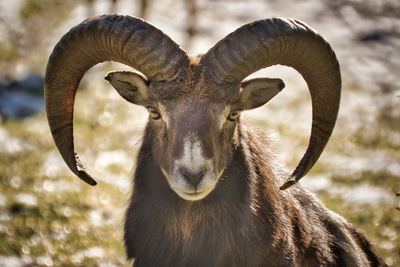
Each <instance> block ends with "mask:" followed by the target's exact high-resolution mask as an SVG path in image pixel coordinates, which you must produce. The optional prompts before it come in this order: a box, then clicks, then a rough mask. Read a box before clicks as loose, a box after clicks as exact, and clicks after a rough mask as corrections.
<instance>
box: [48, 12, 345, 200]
mask: <svg viewBox="0 0 400 267" xmlns="http://www.w3.org/2000/svg"><path fill="white" fill-rule="evenodd" d="M109 60H112V61H117V62H121V63H124V64H126V65H129V66H131V67H133V68H134V69H136V70H139V71H140V72H142V73H143V74H144V76H142V75H141V74H138V73H135V72H124V71H116V72H111V73H109V74H108V75H107V76H106V80H108V81H109V82H110V83H111V85H112V86H113V87H114V88H115V89H116V90H117V91H118V93H119V94H120V95H121V96H122V97H123V98H125V99H126V100H128V101H129V102H131V103H134V104H138V105H142V106H144V107H146V108H147V109H148V111H149V114H150V118H149V123H148V127H150V128H151V130H152V131H151V132H152V134H153V136H152V140H153V141H154V146H153V147H154V149H153V150H154V151H151V153H152V155H153V158H154V159H155V161H156V162H157V165H158V167H159V169H160V170H161V172H162V173H163V174H164V176H165V178H166V179H167V181H168V183H169V184H170V187H171V188H172V189H173V190H174V191H175V192H176V193H177V194H178V195H179V196H181V197H182V198H184V199H187V200H199V199H202V198H204V197H205V196H207V195H208V194H209V193H210V192H211V191H212V190H213V188H214V187H215V185H216V184H217V182H218V179H219V177H220V176H221V174H222V173H223V172H224V170H225V168H226V166H227V165H228V163H229V161H230V155H231V152H232V149H234V141H233V140H234V139H235V134H237V133H236V131H235V129H236V126H237V123H239V116H240V112H241V111H244V110H248V109H253V108H256V107H259V106H261V105H263V104H265V103H266V102H268V101H269V100H270V99H271V98H272V97H273V96H275V95H276V94H277V93H278V92H279V91H280V90H281V89H283V87H284V84H283V82H282V81H281V80H280V79H268V78H262V79H253V80H248V81H243V80H244V79H245V78H246V77H247V76H248V75H249V74H251V73H253V72H255V71H257V70H259V69H261V68H264V67H268V66H271V65H274V64H283V65H288V66H291V67H293V68H295V69H296V70H298V71H299V72H300V73H301V74H302V75H303V77H304V79H305V80H306V82H307V84H308V87H309V90H310V93H311V97H312V105H313V124H312V133H311V137H310V143H309V146H308V148H307V151H306V153H305V155H304V156H303V158H302V160H301V162H300V163H299V165H298V167H297V168H296V170H295V171H294V173H293V175H292V176H291V177H290V178H289V180H288V182H287V183H286V184H285V185H284V186H283V187H282V188H287V187H288V186H290V185H291V184H293V183H294V182H295V181H297V180H298V179H300V178H301V177H303V176H304V175H305V174H306V173H307V172H308V171H309V170H310V168H311V167H312V166H313V165H314V163H315V162H316V161H317V159H318V157H319V155H320V154H321V153H322V150H323V149H324V147H325V144H326V142H327V141H328V139H329V136H330V134H331V132H332V129H333V126H334V124H335V121H336V116H337V111H338V106H339V98H340V73H339V68H338V63H337V61H336V57H335V56H334V54H333V52H332V50H331V48H330V46H329V45H328V44H327V43H326V42H325V41H324V40H323V39H322V38H321V37H320V36H319V35H317V34H316V33H315V32H314V31H313V30H312V29H310V28H309V27H308V26H306V25H304V24H303V23H301V22H298V21H295V20H285V19H270V20H263V21H258V22H255V23H252V24H248V25H245V26H243V27H241V28H239V29H238V30H237V31H235V32H234V33H232V34H230V35H228V36H227V37H226V38H225V39H223V40H222V41H220V42H219V43H218V44H216V45H215V46H214V47H213V48H211V49H210V50H209V51H208V52H207V53H206V54H205V55H203V56H202V57H197V58H191V57H189V56H188V55H187V54H186V53H185V52H184V51H183V50H182V49H180V48H179V47H178V45H176V44H175V43H174V42H173V41H172V40H171V39H170V38H169V37H167V36H166V35H165V34H164V33H162V32H161V31H159V30H158V29H156V28H154V27H153V26H151V25H150V24H148V23H146V22H144V21H142V20H140V19H137V18H132V17H129V16H119V15H108V16H102V17H97V18H92V19H89V20H86V21H84V22H83V23H81V24H80V25H78V26H77V27H75V28H73V29H72V30H71V31H70V32H68V33H67V34H66V35H65V36H64V37H63V38H62V39H61V41H60V42H59V43H58V44H57V46H56V47H55V49H54V51H53V53H52V55H51V57H50V59H49V64H48V67H47V73H46V79H45V97H46V109H47V114H48V120H49V124H50V128H51V131H52V134H53V137H54V140H55V143H56V145H57V147H58V149H59V151H60V152H61V155H62V156H63V158H64V160H65V162H66V163H67V164H68V166H69V168H70V169H71V170H72V171H73V172H74V173H75V174H76V175H77V176H78V177H79V178H81V179H82V180H84V181H85V182H87V183H89V184H91V185H95V184H96V182H95V181H94V180H93V179H92V178H91V177H90V176H89V175H88V174H87V173H86V172H85V170H84V169H83V167H82V165H81V163H80V162H79V160H78V157H77V156H76V153H75V150H74V143H73V123H72V121H73V107H74V99H75V93H76V90H77V87H78V85H79V82H80V80H81V78H82V76H83V75H84V73H85V72H86V71H87V70H88V69H89V68H91V67H92V66H93V65H95V64H97V63H100V62H103V61H109Z"/></svg>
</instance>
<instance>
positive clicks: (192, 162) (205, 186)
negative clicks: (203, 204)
mask: <svg viewBox="0 0 400 267" xmlns="http://www.w3.org/2000/svg"><path fill="white" fill-rule="evenodd" d="M182 168H184V169H186V170H189V171H191V172H193V173H198V172H200V171H202V170H203V171H205V172H204V176H203V177H202V178H201V180H200V182H199V183H198V185H197V186H195V187H194V186H193V185H191V184H190V183H189V182H188V181H187V180H186V179H185V177H184V176H183V175H182V172H181V170H182ZM168 179H169V183H170V186H171V188H172V189H173V190H174V191H175V192H176V193H177V194H178V195H179V196H180V197H181V198H183V199H186V200H191V201H195V200H201V199H203V198H204V197H206V196H207V195H208V194H209V193H210V192H211V191H212V190H213V189H214V187H215V185H216V183H217V181H218V174H217V173H216V171H215V168H214V166H213V159H207V158H205V157H204V153H203V149H202V146H201V143H200V141H199V140H198V138H196V137H191V136H188V137H186V138H185V140H184V147H183V154H182V157H181V158H179V159H176V160H175V161H174V165H173V168H171V171H170V173H169V175H168Z"/></svg>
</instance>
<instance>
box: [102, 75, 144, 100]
mask: <svg viewBox="0 0 400 267" xmlns="http://www.w3.org/2000/svg"><path fill="white" fill-rule="evenodd" d="M104 79H106V80H107V81H108V82H109V83H110V84H111V85H112V87H114V88H115V89H116V90H117V92H118V93H119V94H120V95H121V96H122V97H123V98H125V99H126V100H128V101H129V102H131V103H134V104H138V105H143V106H144V105H146V104H147V100H148V96H147V88H148V83H149V82H148V81H147V80H146V78H144V77H143V76H142V75H140V74H138V73H135V72H131V71H111V72H109V73H108V74H107V75H106V77H104Z"/></svg>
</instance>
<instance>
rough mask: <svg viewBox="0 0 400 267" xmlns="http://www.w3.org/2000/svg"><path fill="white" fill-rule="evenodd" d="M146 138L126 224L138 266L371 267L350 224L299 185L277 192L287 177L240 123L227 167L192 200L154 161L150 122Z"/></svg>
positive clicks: (127, 238) (254, 134) (130, 254)
mask: <svg viewBox="0 0 400 267" xmlns="http://www.w3.org/2000/svg"><path fill="white" fill-rule="evenodd" d="M144 136H145V137H144V140H143V144H142V147H141V149H140V152H139V156H138V162H137V168H136V172H135V180H134V193H133V196H132V199H131V204H130V206H129V208H128V211H127V214H126V225H125V243H126V248H127V254H128V257H129V258H135V263H134V266H147V267H149V266H352V265H346V264H355V265H357V266H366V265H368V263H367V262H366V259H365V254H364V252H363V251H362V250H361V249H360V248H358V247H359V244H357V242H355V241H353V239H354V237H357V238H358V239H360V240H362V241H366V239H365V237H364V236H363V235H361V234H360V233H358V232H357V230H355V229H354V227H353V226H352V225H350V224H348V223H347V222H346V221H345V220H344V219H342V218H341V217H339V216H338V215H336V214H333V213H332V212H330V211H328V210H327V209H326V208H325V207H324V206H323V205H322V204H320V202H319V201H318V200H316V199H315V198H314V197H313V196H311V195H310V194H309V193H307V192H305V191H304V190H303V189H302V188H301V187H295V188H293V189H290V190H286V191H280V190H279V189H278V188H279V184H280V183H281V177H286V175H287V174H286V173H278V172H277V170H279V169H280V168H279V167H278V166H276V164H275V163H274V162H272V160H271V158H270V152H269V151H268V148H266V147H265V144H266V143H265V142H260V141H259V140H264V138H263V137H262V136H260V134H258V133H257V132H255V131H253V130H252V129H251V128H249V127H247V126H245V125H242V124H240V123H238V125H237V128H236V132H235V135H234V138H233V140H232V151H233V153H232V158H231V160H230V164H229V166H227V168H226V171H225V172H224V174H223V176H222V177H221V179H220V181H219V182H218V184H217V187H216V188H215V189H214V191H213V192H211V193H210V195H208V196H207V197H206V198H205V199H203V200H201V201H195V202H190V201H185V200H183V199H181V198H179V197H178V196H177V195H176V193H174V192H173V191H172V190H171V189H170V188H169V186H168V182H167V180H166V179H165V177H164V176H163V175H162V173H161V171H160V169H159V167H158V165H157V163H156V162H155V160H154V159H153V153H154V152H155V151H153V149H154V147H153V142H154V140H153V138H154V137H153V132H152V129H151V127H149V126H148V127H147V128H146V131H145V134H144ZM257 140H258V141H257ZM366 242H367V243H368V241H366ZM368 245H369V243H368ZM369 248H370V245H369ZM370 250H371V249H370ZM350 251H357V252H358V253H359V255H357V254H355V253H354V252H353V253H351V252H350ZM374 255H375V254H373V255H372V256H369V257H370V258H371V257H372V258H373V257H374ZM375 257H376V256H375ZM372 260H374V259H372ZM378 261H379V259H378V258H375V262H378ZM365 264H366V265H365Z"/></svg>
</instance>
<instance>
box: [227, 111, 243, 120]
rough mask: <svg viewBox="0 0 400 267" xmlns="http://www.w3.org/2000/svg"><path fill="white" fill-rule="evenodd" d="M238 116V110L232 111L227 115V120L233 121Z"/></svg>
mask: <svg viewBox="0 0 400 267" xmlns="http://www.w3.org/2000/svg"><path fill="white" fill-rule="evenodd" d="M239 115H240V109H234V110H232V111H231V113H229V116H228V120H230V121H235V120H236V119H237V118H238V117H239Z"/></svg>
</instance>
